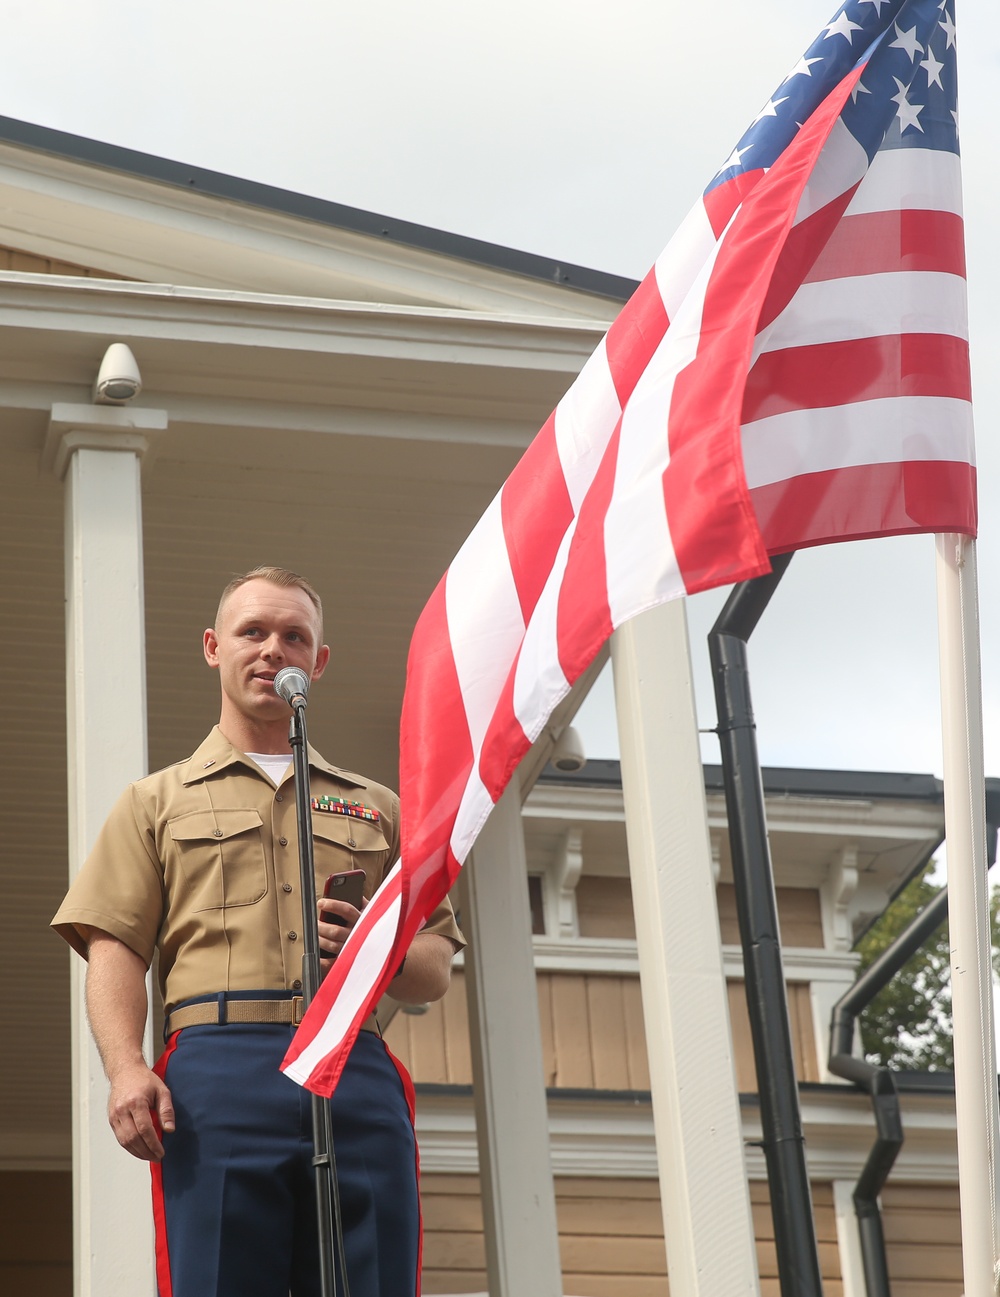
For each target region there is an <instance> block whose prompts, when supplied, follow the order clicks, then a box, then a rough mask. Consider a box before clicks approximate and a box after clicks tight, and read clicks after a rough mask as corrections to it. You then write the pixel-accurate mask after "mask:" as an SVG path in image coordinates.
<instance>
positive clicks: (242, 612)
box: [204, 579, 330, 724]
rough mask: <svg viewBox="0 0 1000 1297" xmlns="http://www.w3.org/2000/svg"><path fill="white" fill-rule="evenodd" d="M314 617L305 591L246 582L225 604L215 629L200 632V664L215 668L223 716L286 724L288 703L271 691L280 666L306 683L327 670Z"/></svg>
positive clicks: (326, 650)
mask: <svg viewBox="0 0 1000 1297" xmlns="http://www.w3.org/2000/svg"><path fill="white" fill-rule="evenodd" d="M320 633H321V632H320V626H319V614H318V613H317V612H316V609H315V608H314V607H313V604H312V601H311V599H310V598H309V596H308V595H307V594H306V593H305V591H304V590H300V589H298V588H297V587H296V586H290V587H288V588H286V587H284V586H277V585H272V584H271V582H270V581H264V580H260V579H255V580H253V581H247V582H246V583H245V584H244V585H241V586H240V587H239V588H238V589H236V590H234V591H233V593H232V594H231V595H230V596H229V598H228V599H227V600H226V602H225V604H224V605H223V608H222V612H221V615H220V616H219V618H218V624H217V625H216V626H215V627H214V628H213V629H209V630H206V631H205V638H204V646H205V660H206V662H207V663H208V665H209V666H210V667H217V668H218V671H219V683H220V684H221V686H222V710H223V717H225V716H226V715H227V713H229V714H232V713H233V712H235V713H238V714H239V715H240V716H243V717H245V718H246V719H247V720H249V721H251V722H253V723H258V724H267V723H268V722H273V721H278V720H287V719H288V704H287V703H285V702H284V701H283V700H282V699H281V698H279V697H278V695H277V694H276V693H275V692H274V685H273V681H274V677H275V676H276V675H277V673H278V672H279V671H280V670H281V668H282V667H289V666H292V667H300V668H301V669H302V670H303V671H304V672H305V673H306V675H307V676H309V678H310V679H311V680H318V679H319V677H320V676H321V675H322V674H323V672H324V670H325V669H326V664H327V662H328V661H329V658H330V650H329V648H328V647H327V646H326V645H325V644H321V643H320Z"/></svg>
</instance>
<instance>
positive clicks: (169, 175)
mask: <svg viewBox="0 0 1000 1297" xmlns="http://www.w3.org/2000/svg"><path fill="white" fill-rule="evenodd" d="M0 143H6V144H14V145H17V146H19V147H22V148H27V149H33V150H35V151H36V152H39V153H48V154H51V155H53V156H54V157H59V158H66V159H68V160H70V161H72V162H83V163H86V164H88V165H90V166H96V167H104V168H106V169H107V170H110V171H120V172H123V173H125V174H126V175H131V176H138V177H140V178H142V179H143V180H153V181H156V182H157V183H159V184H163V185H171V186H173V187H174V188H176V189H187V190H189V191H192V192H196V193H201V194H207V195H209V196H210V197H212V198H222V199H227V200H228V201H230V202H236V203H243V204H245V205H246V206H248V207H259V208H263V209H265V210H267V211H272V212H279V213H281V214H282V215H285V216H293V217H296V218H298V219H299V220H305V221H315V222H316V223H317V224H319V225H328V226H332V227H334V228H336V229H340V230H347V231H349V232H350V233H352V234H366V235H370V236H371V237H373V238H378V239H385V240H387V241H388V242H390V243H399V244H402V245H404V246H405V247H411V248H419V249H420V250H421V251H423V252H435V253H439V254H441V255H442V256H447V257H454V258H457V259H458V260H460V261H469V262H472V263H474V264H476V265H480V266H486V267H488V268H490V269H491V270H504V271H507V272H509V273H511V274H515V275H522V276H524V277H525V278H526V279H536V280H543V281H546V282H548V283H553V284H558V285H559V286H560V287H562V288H571V289H576V290H577V291H578V292H582V293H590V294H592V295H594V296H595V297H606V298H608V299H609V300H611V301H615V302H624V301H626V300H627V299H628V298H629V297H631V295H632V293H633V292H634V291H635V289H636V287H637V286H638V285H637V283H636V281H635V280H632V279H627V278H625V277H624V276H622V275H612V274H608V273H606V272H605V271H601V270H589V269H588V268H587V267H586V266H576V265H572V264H571V263H569V262H566V261H553V260H552V259H551V258H549V257H542V256H539V255H537V254H536V253H533V252H519V251H517V250H516V249H514V248H506V247H504V246H503V245H501V244H499V243H487V242H485V241H484V240H482V239H473V238H469V237H467V236H466V235H464V234H449V233H448V232H447V231H445V230H437V229H434V228H433V227H432V226H429V225H417V224H415V223H414V222H413V221H400V220H397V219H396V218H395V217H389V216H380V215H379V214H378V213H377V212H368V211H365V210H363V209H362V208H360V207H347V206H346V205H345V204H343V203H334V202H329V201H328V200H326V199H323V198H312V197H310V196H309V195H308V194H299V193H296V192H295V191H294V190H291V189H279V188H277V187H276V186H275V185H265V184H261V183H259V182H257V181H254V180H241V179H240V178H239V177H238V176H230V175H226V174H225V173H224V172H221V171H209V170H207V169H206V168H204V167H190V166H186V165H185V164H184V163H181V162H173V161H171V160H170V159H169V158H160V157H156V156H155V155H154V154H152V153H140V152H139V151H137V150H136V149H127V148H123V147H121V146H120V145H117V144H104V143H102V142H101V141H100V140H91V139H88V138H87V137H86V136H83V135H72V134H70V133H69V132H68V131H58V130H55V129H53V128H52V127H48V126H36V125H34V124H33V123H32V122H23V121H20V120H18V119H17V118H16V117H4V116H0Z"/></svg>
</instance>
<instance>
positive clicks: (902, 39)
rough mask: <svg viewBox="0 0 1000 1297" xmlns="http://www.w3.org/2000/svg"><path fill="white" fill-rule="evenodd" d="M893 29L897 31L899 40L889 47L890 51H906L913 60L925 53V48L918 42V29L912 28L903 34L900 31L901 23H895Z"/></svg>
mask: <svg viewBox="0 0 1000 1297" xmlns="http://www.w3.org/2000/svg"><path fill="white" fill-rule="evenodd" d="M893 27H895V29H896V37H897V39H896V40H894V41H893V42H892V44H891V45H890V46H889V48H890V49H893V50H906V52H907V54H909V56H910V58H911V59H915V58H916V57H917V55H918V54H922V53H923V52H924V49H923V46H922V45H921V44H920V42H919V41H918V40H917V29H916V27H911V28H910V30H909V31H908V32H901V31H900V30H899V23H893Z"/></svg>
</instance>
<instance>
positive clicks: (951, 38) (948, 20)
mask: <svg viewBox="0 0 1000 1297" xmlns="http://www.w3.org/2000/svg"><path fill="white" fill-rule="evenodd" d="M938 26H939V27H942V28H944V34H945V35H946V36H947V37H948V49H951V47H952V46H953V45H954V44H955V23H954V20H953V19H952V16H951V14H949V13H946V14H945V16H944V22H940V23H938Z"/></svg>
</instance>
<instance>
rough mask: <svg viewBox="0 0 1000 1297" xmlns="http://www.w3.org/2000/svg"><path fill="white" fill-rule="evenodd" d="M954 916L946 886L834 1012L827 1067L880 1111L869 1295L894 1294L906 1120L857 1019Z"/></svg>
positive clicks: (868, 1242)
mask: <svg viewBox="0 0 1000 1297" xmlns="http://www.w3.org/2000/svg"><path fill="white" fill-rule="evenodd" d="M998 809H1000V808H998V806H997V805H996V798H995V796H994V793H993V791H992V790H988V791H987V795H986V855H987V861H986V864H987V868H990V867H991V866H992V865H993V864H994V863H995V862H996V858H997V811H998ZM942 841H944V839H943V838H942V839H941V841H939V842H937V843H936V844H935V845H934V847H932V848H931V850H930V851H929V852H928V853H927V857H926V859H925V860H924V862H923V864H922V865H921V866H920V867H919V869H918V870H917V871H915V872H917V873H922V872H923V870H924V869H925V868H926V867H927V865H928V864H930V861H931V859H932V857H933V855H934V852H935V851H937V849H938V847H940V845H941V842H942ZM947 917H948V889H947V887H945V888H942V890H941V891H940V892H938V894H937V896H935V897H934V899H933V901H931V902H930V904H929V905H928V906H927V907H926V909H924V910H923V911H922V912H921V913H920V914H918V915H917V917H916V918H915V919H914V920H913V922H912V923H911V924H910V926H909V927H908V928H907V929H906V931H905V932H901V933H900V934H899V936H898V937H897V938H896V940H895V941H894V942H893V943H892V945H891V946H888V947H886V949H885V950H883V952H882V953H881V955H879V957H878V959H876V960H875V962H874V963H873V964H871V965H870V966H869V967H868V968H866V969H865V971H864V973H863V974H862V975H861V976H860V977H859V978H858V980H857V981H856V982H855V983H854V985H853V986H852V987H851V989H850V990H849V991H848V992H847V993H846V994H845V995H842V996H841V997H840V999H839V1000H838V1001H837V1003H836V1004H835V1005H834V1006H833V1010H832V1011H831V1014H830V1056H829V1059H828V1060H827V1067H828V1068H829V1070H830V1071H831V1072H832V1073H833V1074H834V1076H840V1077H843V1078H844V1080H846V1081H853V1082H854V1084H855V1085H857V1086H859V1087H860V1088H861V1089H863V1090H867V1091H868V1093H869V1094H870V1095H871V1098H872V1110H873V1113H874V1116H875V1130H876V1139H875V1143H874V1144H873V1145H872V1150H871V1152H870V1153H869V1154H868V1160H867V1162H866V1163H865V1165H864V1168H863V1170H862V1172H861V1175H860V1176H859V1177H858V1182H857V1184H856V1185H855V1186H854V1195H853V1198H854V1211H855V1214H856V1216H857V1218H858V1233H859V1236H860V1240H861V1261H862V1266H863V1268H864V1272H865V1291H866V1293H867V1297H889V1294H890V1288H889V1269H888V1264H887V1261H886V1253H885V1235H884V1233H883V1231H882V1213H881V1210H880V1208H879V1203H878V1196H879V1194H880V1193H881V1192H882V1189H883V1188H884V1186H885V1183H886V1181H887V1180H888V1178H889V1172H890V1171H891V1170H892V1166H893V1163H894V1162H895V1160H896V1157H897V1155H898V1153H899V1150H900V1148H902V1146H903V1122H902V1115H901V1112H900V1105H899V1092H898V1090H897V1089H896V1081H895V1077H894V1076H893V1074H892V1072H891V1071H890V1070H889V1069H888V1068H885V1067H877V1066H876V1065H875V1064H873V1063H869V1062H867V1061H866V1060H865V1059H863V1058H857V1057H856V1056H855V1055H854V1054H853V1052H852V1051H853V1048H854V1031H855V1025H856V1023H857V1018H858V1015H859V1014H860V1013H862V1012H863V1011H864V1009H866V1008H867V1006H868V1005H869V1004H870V1003H871V1001H872V1000H873V999H874V998H875V996H876V995H878V993H879V991H881V990H882V988H883V987H884V986H887V985H888V984H889V982H891V981H892V979H893V978H894V977H895V976H896V974H897V973H898V972H899V971H900V969H901V968H903V967H904V966H905V964H906V963H907V961H908V960H909V959H910V958H911V957H912V956H913V955H915V954H916V952H917V951H918V950H919V949H920V948H921V946H923V944H924V943H925V942H926V941H927V940H928V938H929V937H930V936H931V935H932V934H933V933H934V932H936V931H937V929H938V928H939V927H940V926H941V924H942V923H943V922H944V921H945V919H946V918H947Z"/></svg>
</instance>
